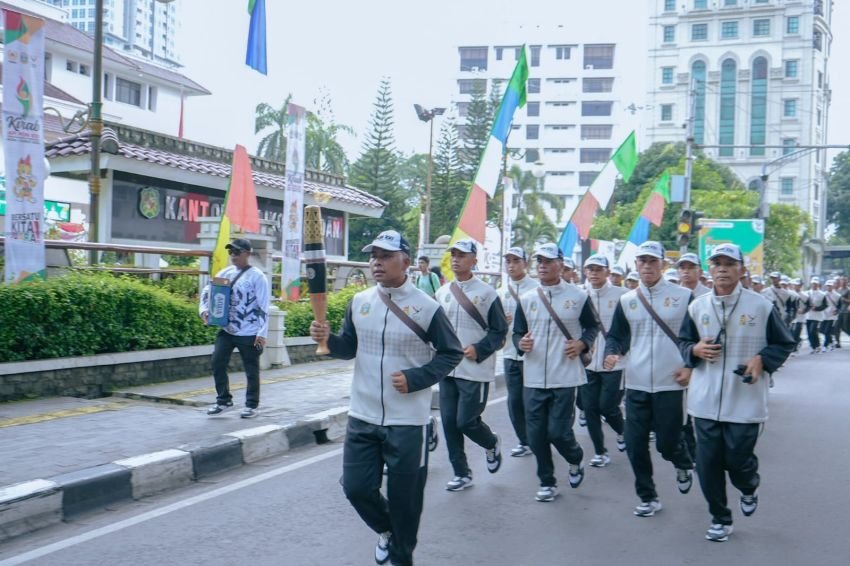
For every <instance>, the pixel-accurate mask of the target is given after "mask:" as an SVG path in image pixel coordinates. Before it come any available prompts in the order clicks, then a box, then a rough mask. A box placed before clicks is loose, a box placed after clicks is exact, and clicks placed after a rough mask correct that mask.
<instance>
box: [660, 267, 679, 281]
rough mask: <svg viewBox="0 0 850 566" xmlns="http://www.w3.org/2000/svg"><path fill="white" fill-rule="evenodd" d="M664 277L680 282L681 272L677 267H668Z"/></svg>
mask: <svg viewBox="0 0 850 566" xmlns="http://www.w3.org/2000/svg"><path fill="white" fill-rule="evenodd" d="M664 279H665V280H667V281H673V282H676V283H678V282H679V272H678V271H676V270H675V269H668V270H667V271H665V272H664Z"/></svg>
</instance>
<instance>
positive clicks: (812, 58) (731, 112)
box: [646, 0, 832, 238]
mask: <svg viewBox="0 0 850 566" xmlns="http://www.w3.org/2000/svg"><path fill="white" fill-rule="evenodd" d="M649 2H650V36H649V37H650V39H649V43H650V45H649V63H650V64H649V76H648V82H647V85H648V91H649V92H648V103H649V107H650V108H651V109H652V112H653V113H654V114H653V118H652V120H651V121H650V124H649V127H648V128H647V131H646V135H647V137H648V141H649V142H657V141H682V140H684V137H685V136H684V133H683V132H684V130H683V126H684V125H685V124H686V122H687V121H688V116H689V113H690V112H691V111H692V112H693V132H694V140H695V143H696V144H699V145H704V146H705V148H704V153H705V155H706V156H707V157H710V158H712V159H715V160H717V161H718V162H720V163H723V164H725V165H728V166H729V167H730V168H731V169H732V170H733V171H734V172H735V173H736V174H737V175H738V176H739V177H740V178H741V180H742V181H743V182H744V183H745V184H746V185H747V186H748V187H750V188H752V189H759V187H760V186H761V183H762V174H763V172H766V173H767V174H768V180H767V182H766V184H765V185H764V189H765V191H766V192H765V195H766V199H767V202H782V203H789V204H796V205H798V206H799V207H800V208H802V209H803V210H805V211H807V212H809V213H810V214H811V216H812V219H813V221H814V223H815V234H816V236H817V237H819V238H822V237H823V231H824V228H825V214H826V185H827V175H828V169H829V164H828V163H827V162H826V151H825V150H816V149H813V150H809V151H806V150H803V149H800V148H799V147H798V146H816V145H823V144H825V143H826V139H827V124H828V120H827V118H828V114H829V101H830V90H829V73H828V62H829V55H830V47H831V42H832V31H831V28H830V23H831V19H832V2H831V0H794V1H791V0H649ZM783 158H784V159H783Z"/></svg>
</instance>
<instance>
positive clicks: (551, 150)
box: [544, 147, 576, 153]
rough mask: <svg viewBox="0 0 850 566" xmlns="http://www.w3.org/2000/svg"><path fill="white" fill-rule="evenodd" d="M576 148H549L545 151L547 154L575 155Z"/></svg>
mask: <svg viewBox="0 0 850 566" xmlns="http://www.w3.org/2000/svg"><path fill="white" fill-rule="evenodd" d="M575 150H576V149H575V148H574V147H547V148H546V149H545V150H544V151H545V152H546V153H574V152H575Z"/></svg>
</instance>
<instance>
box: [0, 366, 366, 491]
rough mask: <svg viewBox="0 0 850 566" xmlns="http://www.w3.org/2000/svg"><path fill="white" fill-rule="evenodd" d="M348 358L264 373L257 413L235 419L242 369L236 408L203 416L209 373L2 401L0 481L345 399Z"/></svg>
mask: <svg viewBox="0 0 850 566" xmlns="http://www.w3.org/2000/svg"><path fill="white" fill-rule="evenodd" d="M353 367H354V366H353V362H351V361H339V360H334V361H323V362H314V363H310V364H302V365H296V366H291V367H288V368H283V369H278V370H269V371H264V372H262V373H261V379H262V387H261V400H260V409H261V411H260V414H259V416H258V417H256V418H254V419H251V420H246V419H241V418H239V410H238V407H241V406H242V403H243V402H244V389H245V374H244V373H234V374H232V375H231V389H232V391H233V394H234V402H235V403H234V405H235V407H236V408H235V410H230V411H228V412H225V413H223V414H222V415H220V416H218V417H207V416H206V414H205V412H206V407H207V406H209V405H211V404H212V403H214V402H215V389H214V388H213V382H212V377H209V378H200V379H189V380H184V381H175V382H167V383H161V384H156V385H148V386H143V387H135V388H131V389H127V390H123V391H118V392H115V394H114V395H113V397H109V398H104V399H93V400H88V399H77V398H72V397H55V398H50V399H40V400H36V401H22V402H17V403H5V404H0V446H2V447H4V448H3V452H4V454H6V456H7V457H4V458H0V486H4V485H9V484H12V483H17V482H20V481H25V480H30V479H34V478H47V477H50V476H53V475H56V474H61V473H65V472H71V471H75V470H79V469H82V468H88V467H91V466H97V465H99V464H104V463H106V462H111V461H113V460H117V459H121V458H128V457H131V456H137V455H139V454H144V453H148V452H153V451H156V450H163V449H167V448H175V447H177V446H179V445H181V444H184V443H189V442H197V441H203V440H207V439H210V438H214V437H216V436H218V435H220V434H223V433H227V432H232V431H236V430H240V429H245V428H250V427H256V426H262V425H266V424H289V423H294V422H296V421H298V420H299V419H301V418H303V417H305V416H307V415H310V414H314V413H318V412H321V411H324V410H327V409H331V408H334V407H340V406H347V405H348V395H349V389H350V386H351V372H352V369H353Z"/></svg>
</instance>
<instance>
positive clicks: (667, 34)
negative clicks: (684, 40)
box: [662, 26, 676, 43]
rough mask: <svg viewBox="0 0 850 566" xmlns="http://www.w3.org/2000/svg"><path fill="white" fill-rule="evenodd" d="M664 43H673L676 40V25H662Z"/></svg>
mask: <svg viewBox="0 0 850 566" xmlns="http://www.w3.org/2000/svg"><path fill="white" fill-rule="evenodd" d="M662 29H663V33H664V43H673V42H674V41H676V26H664V27H663V28H662Z"/></svg>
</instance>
